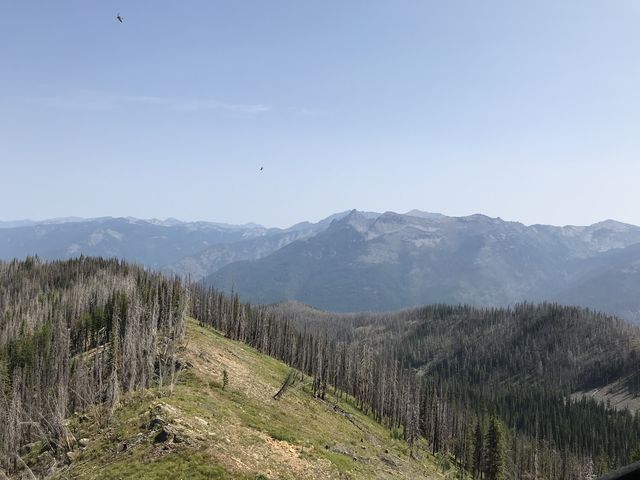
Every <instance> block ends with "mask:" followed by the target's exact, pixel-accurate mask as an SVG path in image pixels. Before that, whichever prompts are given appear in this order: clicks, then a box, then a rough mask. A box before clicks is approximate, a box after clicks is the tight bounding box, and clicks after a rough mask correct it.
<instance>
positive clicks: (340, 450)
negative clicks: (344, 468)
mask: <svg viewBox="0 0 640 480" xmlns="http://www.w3.org/2000/svg"><path fill="white" fill-rule="evenodd" d="M331 451H332V452H336V453H339V454H340V455H345V456H347V457H351V458H352V459H354V460H357V457H356V456H355V455H354V454H353V452H352V451H351V450H349V449H348V448H347V447H345V446H344V445H341V444H337V445H335V446H334V447H333V448H332V449H331Z"/></svg>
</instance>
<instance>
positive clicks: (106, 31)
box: [0, 0, 640, 226]
mask: <svg viewBox="0 0 640 480" xmlns="http://www.w3.org/2000/svg"><path fill="white" fill-rule="evenodd" d="M118 12H120V13H121V14H122V15H123V16H124V18H125V23H124V24H120V23H118V22H117V21H116V20H115V16H116V13H118ZM639 25H640V2H638V1H637V0H621V1H615V0H599V1H593V0H574V1H561V0H548V1H541V0H536V1H521V0H518V1H514V0H504V1H490V0H483V1H478V0H469V1H454V0H438V1H429V0H415V1H408V0H407V1H403V0H397V1H391V0H385V1H377V0H359V1H356V0H353V1H351V0H336V1H330V0H322V1H315V2H311V1H304V0H291V1H279V0H254V1H244V0H226V1H215V0H202V1H196V0H190V1H187V2H176V1H164V0H153V1H151V0H148V1H131V0H127V1H122V0H121V1H119V2H116V1H111V0H105V1H87V0H82V1H80V0H78V1H65V0H59V1H55V2H54V1H46V2H44V1H35V0H19V1H18V0H15V1H12V0H9V1H6V2H3V6H2V16H1V18H0V62H1V63H0V219H5V220H7V219H18V218H25V217H31V218H44V217H54V216H68V215H79V216H101V215H118V216H120V215H121V216H124V215H133V216H138V217H163V218H164V217H168V216H173V217H178V218H181V219H186V220H191V219H205V220H214V221H226V222H233V223H240V222H247V221H256V222H260V223H263V224H266V225H276V226H281V225H287V224H292V223H295V222H297V221H299V220H302V219H312V220H316V219H320V218H321V217H324V216H326V215H328V214H330V213H333V212H336V211H341V210H346V209H350V208H358V209H366V210H376V211H385V210H394V211H399V212H403V211H406V210H410V209H413V208H418V209H422V210H428V211H437V212H442V213H445V214H450V215H465V214H471V213H475V212H482V213H485V214H488V215H492V216H501V217H502V218H505V219H511V220H520V221H523V222H525V223H553V224H566V223H574V224H586V223H591V222H594V221H597V220H601V219H604V218H616V219H619V220H623V221H628V222H632V223H636V224H640V27H639ZM260 166H264V172H262V173H260V172H259V171H258V169H259V167H260Z"/></svg>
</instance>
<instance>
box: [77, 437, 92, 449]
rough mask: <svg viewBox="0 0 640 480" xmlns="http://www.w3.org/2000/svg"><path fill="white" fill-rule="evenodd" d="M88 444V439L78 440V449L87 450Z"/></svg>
mask: <svg viewBox="0 0 640 480" xmlns="http://www.w3.org/2000/svg"><path fill="white" fill-rule="evenodd" d="M89 442H90V440H89V439H88V438H81V439H80V440H78V445H79V446H80V448H87V445H89Z"/></svg>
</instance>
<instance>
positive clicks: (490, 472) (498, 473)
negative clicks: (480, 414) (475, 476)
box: [485, 415, 506, 480]
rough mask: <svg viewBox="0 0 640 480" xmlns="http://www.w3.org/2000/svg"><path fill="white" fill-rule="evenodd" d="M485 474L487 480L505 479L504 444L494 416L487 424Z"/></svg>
mask: <svg viewBox="0 0 640 480" xmlns="http://www.w3.org/2000/svg"><path fill="white" fill-rule="evenodd" d="M485 444H486V447H485V455H486V456H485V472H486V474H487V479H488V480H503V479H504V478H505V463H506V446H505V445H506V442H505V433H504V430H503V427H502V425H501V423H500V420H498V418H497V417H496V416H495V415H494V416H493V417H491V421H490V422H489V429H488V431H487V436H486V440H485Z"/></svg>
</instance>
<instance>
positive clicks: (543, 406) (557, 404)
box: [192, 285, 640, 480]
mask: <svg viewBox="0 0 640 480" xmlns="http://www.w3.org/2000/svg"><path fill="white" fill-rule="evenodd" d="M292 311H293V313H292ZM192 314H193V315H194V317H196V318H197V319H198V320H199V321H200V323H201V324H202V325H208V326H211V327H213V328H216V329H217V330H220V331H222V332H223V333H224V334H225V335H227V336H229V337H231V338H234V339H236V340H241V341H243V342H245V343H248V344H249V345H251V346H253V347H255V348H257V349H258V350H260V351H262V352H264V353H267V354H269V355H272V356H275V357H276V358H278V359H280V360H283V361H284V362H286V363H287V364H289V365H290V366H292V367H294V368H296V369H298V370H300V371H302V372H304V373H305V374H307V375H309V376H311V378H312V391H313V394H314V395H315V396H317V397H318V398H320V399H324V398H325V395H326V392H327V391H328V389H331V391H332V392H333V393H335V395H337V397H338V398H340V399H343V400H344V401H352V402H353V403H354V404H355V405H356V406H357V407H358V408H360V409H361V410H362V411H363V412H364V413H366V414H369V415H371V416H372V417H374V418H375V419H376V420H378V421H379V422H381V423H382V424H384V425H386V426H387V427H388V428H389V429H391V430H398V431H401V432H402V435H403V436H404V438H405V440H406V441H407V442H408V443H409V445H410V446H413V445H415V443H416V442H417V441H418V440H419V439H426V441H427V443H428V444H429V445H430V449H431V450H432V452H433V453H441V454H442V453H444V454H448V455H450V456H451V458H453V459H454V460H455V462H457V463H458V465H459V466H460V467H461V468H464V469H466V470H467V471H469V472H472V474H473V475H474V477H475V478H486V479H495V478H509V479H522V478H536V479H543V478H544V479H555V478H558V479H567V480H568V479H576V480H578V479H584V478H586V476H587V475H590V474H592V473H593V474H595V473H603V472H605V471H608V470H609V469H610V468H613V467H615V466H618V465H621V464H624V463H627V462H629V461H630V460H631V459H632V458H633V455H634V454H635V453H636V450H637V449H638V448H639V446H640V416H638V415H637V414H636V415H633V414H631V413H630V412H628V411H616V410H614V409H612V408H608V407H607V406H606V405H603V404H600V403H598V402H596V401H594V400H591V399H588V398H585V397H582V398H578V399H572V398H571V397H570V396H569V395H568V392H569V391H570V390H571V389H572V388H575V387H577V386H584V387H586V386H590V385H594V384H598V383H599V382H607V381H609V380H612V379H614V378H621V377H620V376H624V374H627V373H629V374H630V373H633V372H637V369H638V364H637V363H634V361H633V359H634V358H636V357H635V355H636V352H635V351H634V350H632V349H631V348H630V342H629V341H628V340H629V338H631V341H633V338H636V337H629V338H628V337H627V336H626V335H627V334H632V335H637V332H635V331H633V330H630V329H627V327H626V324H624V323H620V324H619V327H620V328H617V329H615V328H613V329H612V328H611V325H612V324H613V325H614V326H615V325H618V324H617V323H616V322H618V321H617V320H615V319H611V318H609V317H604V316H602V317H601V316H600V315H599V314H595V313H593V312H588V311H583V310H580V309H573V308H565V307H560V306H557V305H551V304H543V305H526V304H525V305H521V306H519V307H517V308H516V309H474V308H471V307H449V306H444V305H436V306H431V307H425V308H422V309H415V310H409V311H405V312H401V313H399V314H392V315H390V314H381V315H379V314H351V315H332V314H328V313H326V312H318V311H313V310H311V309H309V308H307V307H304V306H300V305H296V304H294V305H293V308H292V309H289V308H288V307H286V306H282V305H280V306H276V307H268V308H256V307H252V306H251V305H248V304H243V303H242V302H240V301H239V299H238V297H237V295H232V296H231V298H228V297H227V296H225V295H224V294H222V293H221V292H217V291H215V290H213V289H210V288H205V287H202V286H198V285H196V286H194V287H193V290H192ZM581 318H584V322H585V325H588V328H586V329H583V330H582V331H581V330H580V329H579V328H578V330H577V331H578V332H579V333H582V334H584V333H585V332H586V333H587V334H588V337H589V336H590V337H589V338H587V340H584V338H582V339H578V340H576V341H575V342H574V343H572V342H571V341H570V340H568V339H567V338H564V337H566V335H564V337H563V336H562V335H560V333H561V331H562V330H563V329H566V328H567V326H571V325H574V326H576V325H577V326H580V325H581V324H580V323H579V322H580V321H581V320H580V319H581ZM438 319H440V320H441V321H437V320H438ZM507 320H508V321H507ZM518 322H521V325H519V324H518ZM601 323H602V325H600V324H601ZM456 329H458V330H456ZM445 332H449V333H448V336H446V335H445ZM567 332H571V333H575V332H576V329H575V328H573V329H569V330H567ZM600 333H603V335H604V336H603V338H602V339H599V338H598V334H600ZM474 336H475V338H476V343H477V344H478V345H475V344H474V342H473V337H474ZM505 336H506V338H510V339H511V343H510V344H509V345H511V347H513V348H512V350H513V351H512V352H505V351H504V344H502V345H498V342H496V341H493V345H491V343H490V342H489V345H486V344H485V343H483V340H485V339H487V341H488V340H489V339H491V338H495V339H497V338H505ZM452 337H453V338H452ZM456 337H457V338H456ZM567 342H569V343H567ZM452 345H454V346H455V347H451V346H452ZM607 345H615V346H616V347H617V349H616V350H615V352H616V353H615V354H614V353H612V352H608V351H607V348H606V346H607ZM500 347H502V349H501V348H500ZM627 347H629V348H627ZM529 349H532V351H531V352H530V351H529ZM572 349H573V351H572ZM585 349H587V350H585ZM561 351H562V352H564V353H563V354H562V355H564V356H565V357H566V361H565V360H563V361H562V362H560V360H559V359H560V356H561V354H560V353H559V352H561ZM447 352H449V353H451V352H453V353H451V355H449V354H448V353H447ZM465 352H466V353H465ZM618 354H619V355H618ZM523 355H524V356H527V355H528V356H529V357H530V358H529V357H528V358H525V359H522V358H521V357H522V356H523ZM606 355H610V356H611V359H612V363H613V364H614V367H613V369H612V367H611V366H610V365H608V364H607V363H606V358H605V356H606ZM419 356H421V357H419ZM515 357H519V360H518V361H519V362H520V363H518V362H516V361H515V360H514V359H515ZM571 358H573V360H571ZM514 362H515V366H514V365H512V363H514ZM541 362H542V371H540V363H541ZM558 362H560V364H558ZM599 364H601V365H602V368H596V369H595V370H594V369H593V367H594V366H596V365H599ZM463 367H464V368H463ZM578 367H579V368H578ZM545 372H549V373H550V374H549V375H548V376H546V375H545ZM509 385H511V387H509ZM569 387H571V388H569Z"/></svg>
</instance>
